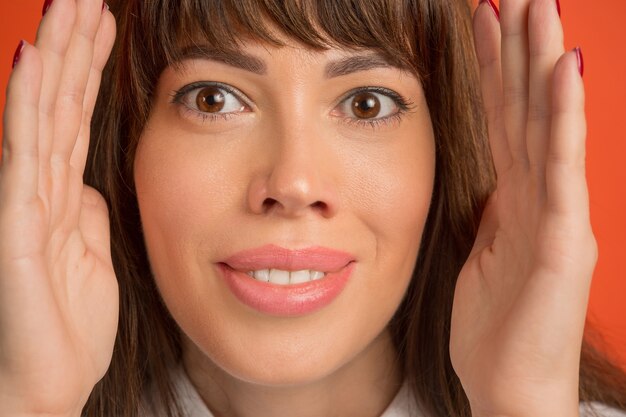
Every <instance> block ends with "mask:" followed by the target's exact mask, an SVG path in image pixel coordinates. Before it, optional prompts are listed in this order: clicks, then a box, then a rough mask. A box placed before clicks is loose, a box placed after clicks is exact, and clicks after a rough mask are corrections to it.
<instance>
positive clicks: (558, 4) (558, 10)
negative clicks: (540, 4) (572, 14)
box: [556, 0, 561, 17]
mask: <svg viewBox="0 0 626 417" xmlns="http://www.w3.org/2000/svg"><path fill="white" fill-rule="evenodd" d="M556 11H557V12H559V17H561V2H560V1H559V0H556Z"/></svg>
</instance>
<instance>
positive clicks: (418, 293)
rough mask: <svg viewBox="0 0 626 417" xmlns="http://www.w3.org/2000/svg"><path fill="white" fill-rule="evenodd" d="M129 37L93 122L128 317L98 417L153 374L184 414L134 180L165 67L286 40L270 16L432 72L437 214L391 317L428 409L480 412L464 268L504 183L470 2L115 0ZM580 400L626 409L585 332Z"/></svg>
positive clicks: (94, 162) (95, 169)
mask: <svg viewBox="0 0 626 417" xmlns="http://www.w3.org/2000/svg"><path fill="white" fill-rule="evenodd" d="M109 4H110V6H111V11H112V12H113V13H114V15H115V16H116V17H117V22H118V38H117V43H116V47H115V49H114V52H113V55H112V58H111V60H110V62H109V64H108V66H107V68H106V70H105V74H104V79H103V84H102V88H101V91H100V96H99V99H98V103H97V106H96V111H95V115H94V120H93V128H92V140H91V145H90V153H89V159H88V164H87V169H86V172H85V181H86V183H88V184H90V185H93V186H94V187H96V188H97V189H98V190H100V191H101V192H102V193H103V195H104V196H105V198H106V199H107V201H108V203H109V205H110V217H111V239H112V251H113V259H114V266H115V270H116V273H117V278H118V281H119V288H120V323H119V328H118V334H117V339H116V341H115V349H114V352H113V359H112V362H111V365H110V368H109V370H108V372H107V373H106V375H105V376H104V378H103V379H102V380H101V381H100V382H99V383H98V384H97V385H96V387H95V388H94V390H93V392H92V395H91V397H90V398H89V400H88V402H87V405H86V407H85V409H84V411H83V414H84V415H85V416H89V417H96V416H97V417H104V416H135V415H137V412H138V407H139V400H140V398H141V395H142V393H143V391H144V389H145V388H146V386H147V385H148V384H154V386H155V387H156V391H157V393H158V395H157V396H158V398H159V401H160V402H161V404H155V407H157V408H162V409H164V410H167V415H168V416H169V415H171V416H174V415H179V414H180V408H179V407H178V406H177V402H176V396H175V393H174V391H173V386H172V384H171V381H170V380H169V374H168V369H170V368H171V367H172V366H174V365H176V364H177V363H179V361H180V358H181V347H180V329H179V328H178V326H177V324H176V323H175V322H174V320H173V319H172V318H171V316H170V315H169V313H168V311H167V309H166V307H165V306H164V304H163V302H162V300H161V298H160V295H159V293H158V290H157V288H156V285H155V283H154V280H153V279H152V276H151V272H150V265H149V262H148V259H147V255H146V250H145V247H144V242H143V237H142V230H141V222H140V217H139V210H138V207H137V201H136V196H135V190H134V184H133V173H132V166H133V159H134V153H135V148H136V145H137V141H138V138H139V136H140V134H141V132H142V129H143V127H144V125H145V123H146V120H147V118H148V114H149V112H150V107H151V95H152V92H153V91H154V89H155V86H156V83H157V81H158V78H159V76H160V74H161V72H162V71H163V69H164V68H166V67H167V66H168V65H171V64H173V63H174V62H176V60H177V56H178V54H179V53H180V51H181V46H182V45H193V42H194V41H195V40H198V39H202V40H203V41H204V42H206V43H208V44H210V45H211V46H213V47H214V48H216V49H218V50H224V51H227V50H232V49H237V48H238V46H239V41H240V40H241V39H243V38H244V37H249V38H252V39H255V40H258V41H262V42H268V43H270V44H275V45H280V42H279V41H278V40H277V39H275V37H274V36H272V32H271V31H270V25H271V26H272V27H277V28H279V29H280V30H281V31H283V32H284V34H286V35H287V36H288V37H290V38H292V39H295V40H297V41H299V42H301V43H303V44H304V45H306V46H308V47H311V48H314V49H323V48H327V47H329V46H342V47H348V48H370V49H374V50H377V51H379V52H380V53H382V54H383V55H385V56H386V57H388V59H390V60H392V61H394V62H395V63H397V64H399V65H401V66H403V67H405V68H408V69H410V70H411V71H413V72H414V73H415V74H416V75H417V76H418V78H419V79H420V80H421V82H422V85H423V88H424V92H425V95H426V99H427V102H428V106H429V109H430V114H431V118H432V123H433V127H434V131H435V137H436V149H437V151H436V178H435V187H434V192H433V196H432V205H431V211H430V213H429V216H428V220H427V224H426V228H425V230H424V234H423V240H422V246H421V249H420V253H419V255H418V261H417V267H416V269H415V271H414V274H413V277H412V281H411V284H410V287H409V290H408V292H407V294H406V296H405V299H404V300H403V302H402V304H401V305H400V307H399V309H398V311H397V312H396V314H395V316H394V317H393V319H392V321H391V322H390V324H389V326H390V329H391V331H392V334H393V337H394V342H395V345H396V347H397V350H398V353H399V360H400V363H401V366H402V369H403V372H404V376H405V378H406V379H407V381H408V382H409V386H410V388H411V390H412V392H413V394H414V396H415V398H416V400H417V403H418V404H419V405H420V406H421V407H422V409H423V411H424V412H425V413H426V414H427V415H433V416H459V417H460V416H470V409H469V404H468V401H467V398H466V396H465V394H464V391H463V389H462V387H461V384H460V382H459V379H458V378H457V376H456V374H455V372H454V369H453V368H452V365H451V362H450V356H449V346H448V345H449V337H450V315H451V308H452V299H453V295H454V288H455V282H456V278H457V276H458V273H459V271H460V268H461V266H462V265H463V263H464V261H465V259H466V257H467V256H468V253H469V250H470V248H471V246H472V244H473V240H474V237H475V233H476V229H477V225H478V223H479V221H480V215H481V212H482V208H483V205H484V203H485V200H486V198H487V196H488V195H489V193H490V192H491V191H492V189H493V186H494V172H493V169H492V163H491V156H490V153H489V149H488V145H487V140H486V130H485V122H484V117H483V113H482V104H481V99H480V96H479V80H478V74H477V66H476V60H475V56H474V48H473V42H472V35H471V9H470V4H469V3H468V2H467V1H466V0H378V1H371V0H315V1H308V0H290V1H285V0H219V1H218V0H212V1H206V0H153V1H142V0H123V1H122V0H111V1H109ZM580 398H581V401H592V400H596V401H601V402H604V403H606V404H608V405H612V406H616V407H619V408H622V409H625V410H626V376H625V375H624V373H623V372H622V371H621V370H620V369H619V368H617V367H616V366H614V365H613V364H612V363H611V362H610V361H609V360H608V359H606V357H604V356H603V355H602V354H600V353H599V352H598V351H597V350H596V349H594V348H593V346H592V345H591V344H590V343H588V342H586V341H585V342H584V343H583V353H582V358H581V368H580Z"/></svg>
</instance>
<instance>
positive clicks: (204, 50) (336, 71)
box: [176, 45, 404, 78]
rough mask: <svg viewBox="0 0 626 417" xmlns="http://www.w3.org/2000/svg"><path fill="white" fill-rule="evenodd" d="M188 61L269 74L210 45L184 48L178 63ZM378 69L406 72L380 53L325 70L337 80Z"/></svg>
mask: <svg viewBox="0 0 626 417" xmlns="http://www.w3.org/2000/svg"><path fill="white" fill-rule="evenodd" d="M186 59H206V60H210V61H217V62H221V63H223V64H226V65H229V66H231V67H235V68H239V69H242V70H244V71H248V72H252V73H254V74H258V75H264V74H266V73H267V64H266V63H265V61H263V60H262V59H261V58H258V57H256V56H254V55H250V54H247V53H245V52H242V51H221V50H218V49H215V48H212V47H210V46H208V45H193V46H189V47H186V48H184V49H183V50H182V51H181V54H180V56H179V57H178V59H177V60H176V61H183V60H186ZM377 68H397V69H400V70H404V68H403V67H401V66H399V65H393V64H391V63H390V62H389V61H388V60H387V59H385V57H384V56H382V55H381V54H379V53H367V54H364V55H352V56H348V57H345V58H341V59H338V60H335V61H331V62H329V63H328V64H326V67H325V69H324V77H326V78H335V77H340V76H344V75H349V74H352V73H355V72H359V71H367V70H372V69H377Z"/></svg>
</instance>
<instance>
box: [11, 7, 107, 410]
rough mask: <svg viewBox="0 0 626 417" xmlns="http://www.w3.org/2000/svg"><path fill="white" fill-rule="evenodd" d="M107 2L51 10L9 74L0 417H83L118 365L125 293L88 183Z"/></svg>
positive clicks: (100, 206)
mask: <svg viewBox="0 0 626 417" xmlns="http://www.w3.org/2000/svg"><path fill="white" fill-rule="evenodd" d="M114 38H115V21H114V18H113V16H112V15H111V13H109V12H108V11H106V10H104V11H102V0H78V1H76V0H55V1H54V2H53V4H52V6H51V7H50V9H49V10H48V12H47V13H46V15H45V17H44V18H43V20H42V23H41V26H40V28H39V32H38V36H37V42H36V45H35V46H31V45H25V47H24V49H23V50H22V53H21V57H20V60H19V63H18V64H17V65H16V67H15V68H14V71H13V73H12V75H11V78H10V81H9V85H8V90H7V101H6V109H5V114H4V129H3V131H4V137H3V141H2V144H3V153H2V158H3V160H2V166H1V168H0V414H2V415H6V414H3V412H9V413H11V414H10V415H21V414H24V415H34V414H46V415H50V416H53V415H71V414H73V415H78V414H79V413H80V410H81V409H82V407H83V406H84V404H85V402H86V401H87V398H88V396H89V394H90V392H91V390H92V389H93V387H94V385H95V384H96V382H97V381H98V380H99V379H101V378H102V376H103V375H104V373H105V372H106V370H107V368H108V366H109V364H110V361H111V356H112V351H113V344H114V341H115V335H116V331H117V320H118V286H117V280H116V278H115V274H114V272H113V267H112V263H111V254H110V242H109V222H108V212H107V206H106V203H105V201H104V199H103V198H102V196H101V195H100V194H99V193H98V192H97V191H95V190H94V189H92V188H90V187H87V186H85V185H83V180H82V178H83V171H84V167H85V160H86V156H87V150H88V144H89V129H90V120H91V114H92V111H93V107H94V104H95V101H96V97H97V93H98V89H99V85H100V73H101V71H102V69H103V67H104V65H105V62H106V60H107V59H108V56H109V54H110V51H111V48H112V45H113V41H114Z"/></svg>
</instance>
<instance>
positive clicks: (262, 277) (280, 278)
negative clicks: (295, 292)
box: [248, 269, 326, 285]
mask: <svg viewBox="0 0 626 417" xmlns="http://www.w3.org/2000/svg"><path fill="white" fill-rule="evenodd" d="M248 275H250V276H251V277H252V278H254V279H256V280H257V281H262V282H271V283H273V284H279V285H288V284H302V283H304V282H309V281H315V280H318V279H321V278H324V276H326V274H325V273H324V272H320V271H310V270H308V269H304V270H301V271H283V270H280V269H260V270H258V271H250V272H248Z"/></svg>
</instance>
